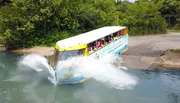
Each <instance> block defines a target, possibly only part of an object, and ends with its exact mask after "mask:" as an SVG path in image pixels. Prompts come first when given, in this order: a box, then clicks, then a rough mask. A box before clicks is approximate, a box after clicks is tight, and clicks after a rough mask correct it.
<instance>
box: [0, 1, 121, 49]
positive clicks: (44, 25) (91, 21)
mask: <svg viewBox="0 0 180 103" xmlns="http://www.w3.org/2000/svg"><path fill="white" fill-rule="evenodd" d="M115 10H116V7H115V5H114V1H112V0H106V1H103V0H99V1H96V0H87V1H86V0H76V1H75V0H71V1H70V0H12V3H10V4H7V5H5V6H3V7H1V8H0V13H1V15H0V18H1V19H0V27H1V28H0V34H1V37H2V38H3V40H5V41H4V42H5V45H6V46H7V47H8V49H14V48H25V47H31V46H36V45H48V46H51V45H53V44H55V42H56V41H58V40H60V39H63V38H67V37H69V36H74V35H77V34H79V33H82V32H86V31H89V30H92V29H96V28H99V27H102V26H106V25H118V21H119V18H118V15H117V14H116V13H115Z"/></svg>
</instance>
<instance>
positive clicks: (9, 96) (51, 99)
mask: <svg viewBox="0 0 180 103" xmlns="http://www.w3.org/2000/svg"><path fill="white" fill-rule="evenodd" d="M20 57H21V55H17V54H11V53H0V103H180V70H133V69H129V70H127V71H126V72H127V73H129V74H132V75H134V76H136V77H138V78H139V80H138V83H137V85H136V86H134V87H133V88H132V89H125V90H119V89H115V88H110V87H108V86H106V85H104V84H103V83H100V82H98V81H96V80H93V79H90V80H88V81H87V82H84V83H82V84H77V85H57V86H54V85H53V84H51V83H50V82H49V81H48V80H47V79H42V80H40V81H38V82H37V81H36V78H34V76H33V75H32V79H31V80H30V81H28V82H19V81H16V80H13V77H14V76H15V75H16V73H17V68H18V66H17V61H19V59H20ZM29 77H31V74H30V75H29ZM20 78H21V79H23V78H24V76H22V77H20ZM34 81H36V82H34Z"/></svg>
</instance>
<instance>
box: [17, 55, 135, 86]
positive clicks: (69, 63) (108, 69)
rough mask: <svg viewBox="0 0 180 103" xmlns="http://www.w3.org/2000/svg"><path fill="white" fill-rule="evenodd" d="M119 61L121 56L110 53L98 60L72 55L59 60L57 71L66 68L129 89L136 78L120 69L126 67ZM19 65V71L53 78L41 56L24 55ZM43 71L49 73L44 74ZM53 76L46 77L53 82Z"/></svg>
mask: <svg viewBox="0 0 180 103" xmlns="http://www.w3.org/2000/svg"><path fill="white" fill-rule="evenodd" d="M121 62H122V59H121V58H119V57H118V56H112V55H106V56H104V58H103V59H99V60H97V59H93V58H90V57H73V58H70V59H67V60H65V61H60V62H59V63H58V65H57V71H59V70H61V69H67V70H68V71H70V72H71V73H81V74H83V76H85V77H87V78H93V79H95V80H97V81H99V82H102V83H104V84H106V85H108V86H110V87H114V88H117V89H130V88H132V87H133V86H134V85H136V83H137V79H136V78H135V77H133V76H131V75H129V74H127V73H126V72H124V71H123V70H121V69H120V68H122V69H127V68H125V67H121V66H119V65H120V63H121ZM19 65H20V66H21V67H20V68H21V69H20V70H21V71H28V72H29V71H34V72H37V73H38V76H39V77H40V78H42V76H43V78H44V77H46V78H47V77H48V75H49V74H50V75H51V77H53V78H55V77H54V71H50V69H48V68H49V67H50V66H49V64H48V62H47V59H46V58H44V57H43V56H40V55H36V54H30V55H27V56H24V57H22V59H21V60H20V61H19ZM43 71H46V72H48V73H49V74H48V75H47V74H44V73H43ZM38 76H36V78H37V77H38ZM53 78H49V77H48V79H49V80H51V82H53V83H55V82H54V79H53ZM37 79H38V78H37Z"/></svg>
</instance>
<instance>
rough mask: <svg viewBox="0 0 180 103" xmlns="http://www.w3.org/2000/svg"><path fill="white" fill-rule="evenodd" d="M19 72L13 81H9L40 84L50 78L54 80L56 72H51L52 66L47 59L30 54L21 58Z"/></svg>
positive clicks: (12, 78)
mask: <svg viewBox="0 0 180 103" xmlns="http://www.w3.org/2000/svg"><path fill="white" fill-rule="evenodd" d="M17 66H18V70H17V72H16V73H14V74H15V75H14V76H13V77H11V79H9V80H8V81H16V82H33V83H35V82H36V83H38V82H39V81H41V80H43V79H47V77H48V76H50V77H52V78H54V76H55V75H54V74H53V73H54V71H53V73H52V71H50V69H48V68H50V66H49V64H48V61H47V59H46V58H45V57H43V56H40V55H37V54H30V55H25V56H23V57H21V59H20V60H19V62H18V65H17Z"/></svg>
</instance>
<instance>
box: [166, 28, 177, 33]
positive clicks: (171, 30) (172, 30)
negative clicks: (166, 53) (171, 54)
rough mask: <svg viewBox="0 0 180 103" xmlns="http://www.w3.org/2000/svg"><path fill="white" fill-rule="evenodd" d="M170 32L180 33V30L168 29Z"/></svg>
mask: <svg viewBox="0 0 180 103" xmlns="http://www.w3.org/2000/svg"><path fill="white" fill-rule="evenodd" d="M167 31H168V32H179V33H180V29H179V30H178V29H167Z"/></svg>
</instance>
